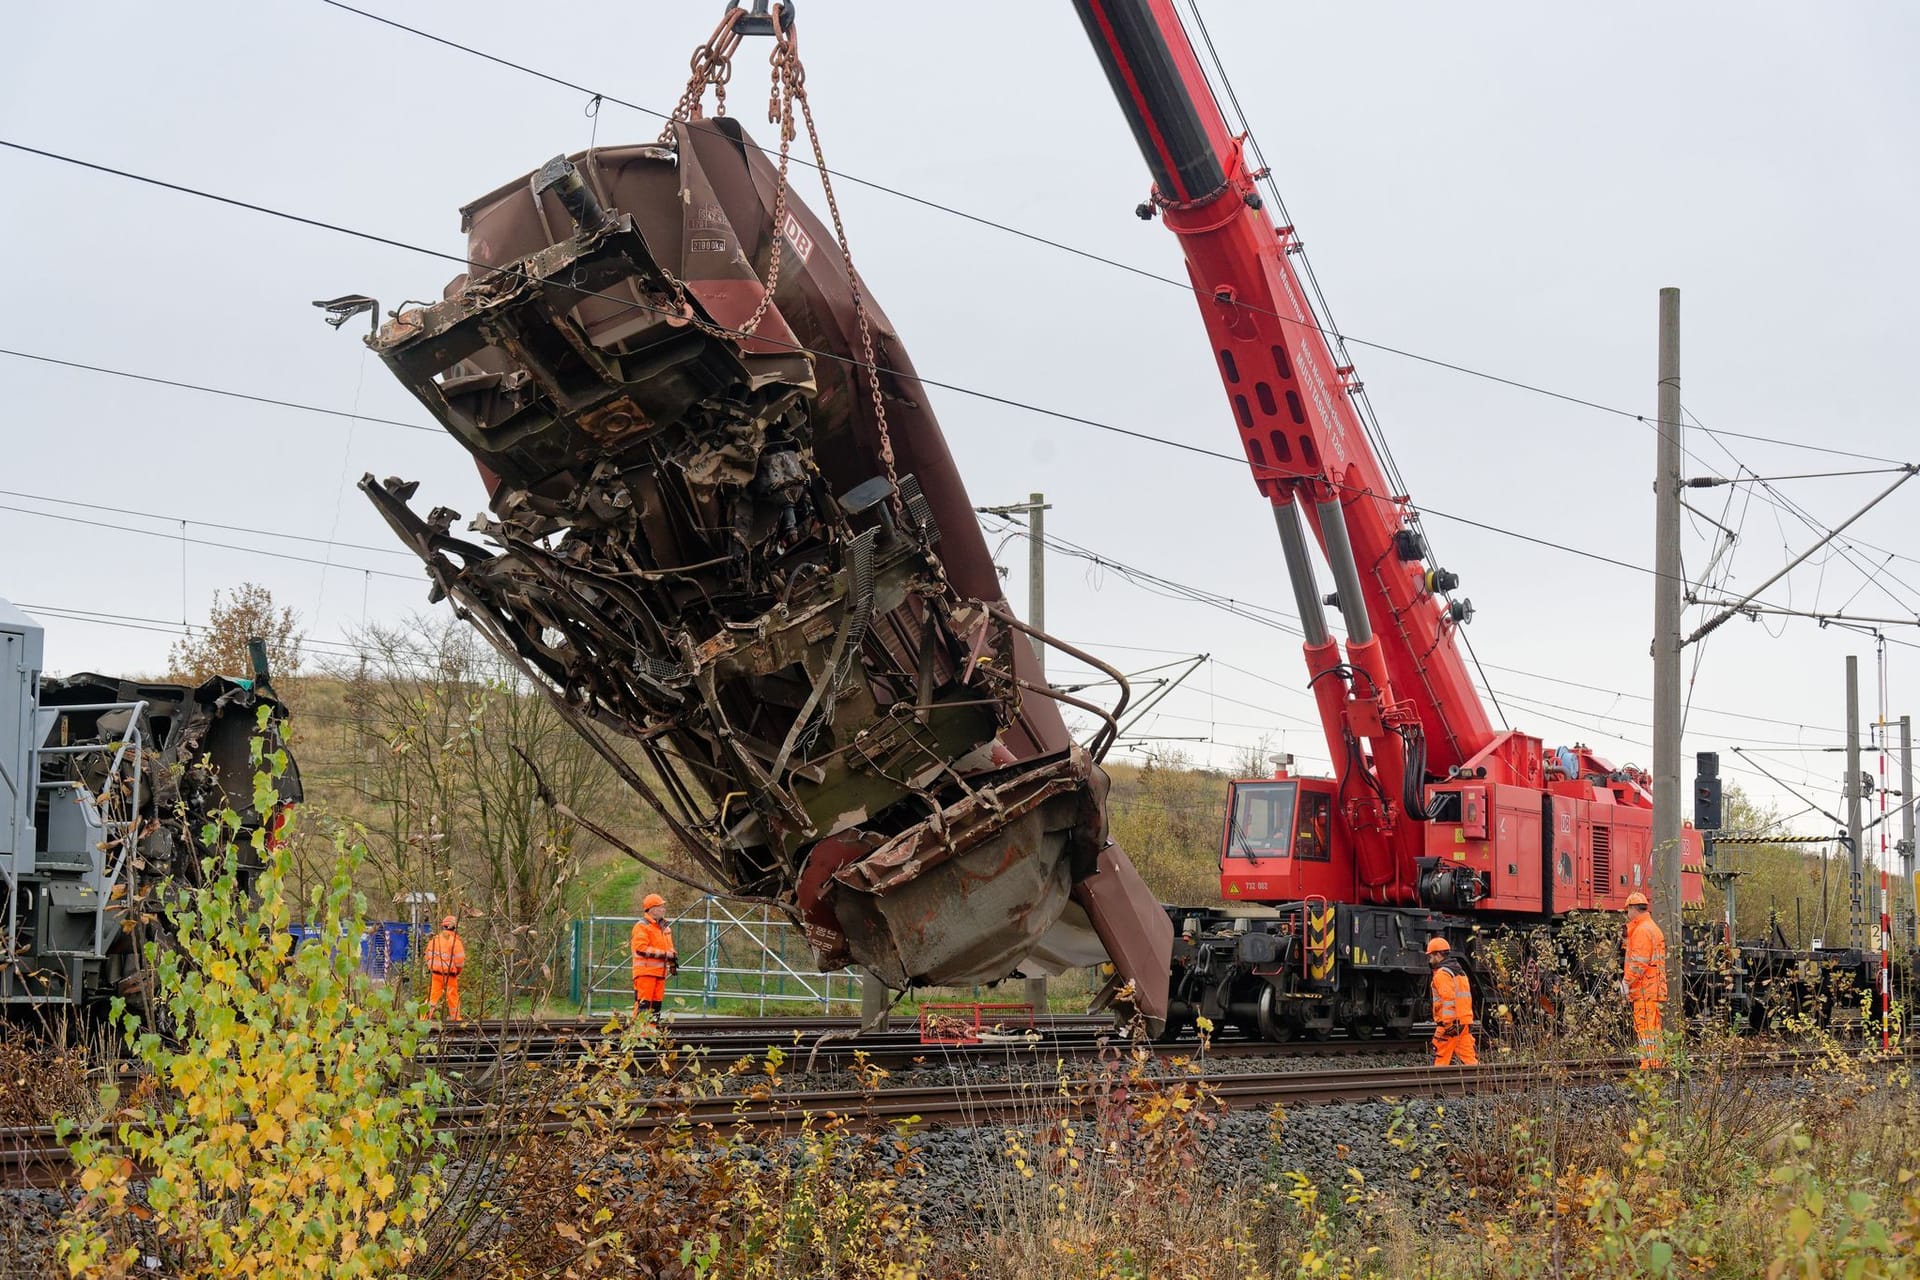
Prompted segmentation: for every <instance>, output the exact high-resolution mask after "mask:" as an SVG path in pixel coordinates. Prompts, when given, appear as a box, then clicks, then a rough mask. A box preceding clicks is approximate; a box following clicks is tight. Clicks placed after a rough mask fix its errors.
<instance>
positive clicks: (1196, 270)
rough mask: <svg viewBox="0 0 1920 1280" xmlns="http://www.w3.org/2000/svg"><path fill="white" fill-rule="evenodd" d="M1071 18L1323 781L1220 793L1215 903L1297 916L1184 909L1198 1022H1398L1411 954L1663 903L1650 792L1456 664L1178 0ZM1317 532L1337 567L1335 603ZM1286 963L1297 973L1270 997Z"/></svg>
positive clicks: (1369, 446)
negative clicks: (1496, 718)
mask: <svg viewBox="0 0 1920 1280" xmlns="http://www.w3.org/2000/svg"><path fill="white" fill-rule="evenodd" d="M1074 7H1075V9H1076V10H1077V11H1078V13H1079V15H1080V18H1081V20H1082V22H1083V24H1084V25H1085V27H1086V31H1087V35H1088V37H1089V38H1090V40H1091V41H1092V44H1093V46H1094V49H1095V51H1096V53H1097V54H1098V55H1099V58H1100V61H1101V65H1102V67H1103V68H1104V70H1105V72H1106V75H1107V79H1108V81H1109V83H1110V84H1111V86H1112V88H1113V91H1114V95H1115V97H1116V99H1117V100H1118V102H1119V104H1120V107H1121V110H1122V111H1123V112H1124V113H1125V115H1126V118H1127V122H1128V124H1129V125H1130V126H1131V127H1132V130H1133V134H1134V138H1135V140H1136V141H1137V142H1138V144H1139V147H1140V151H1141V153H1142V154H1143V155H1144V156H1145V158H1146V161H1147V167H1148V169H1149V170H1150V172H1151V174H1152V178H1153V188H1152V192H1151V196H1150V198H1149V201H1148V202H1146V203H1143V204H1142V205H1141V206H1140V209H1139V211H1138V212H1139V213H1140V215H1141V216H1142V217H1147V218H1151V217H1153V216H1155V215H1156V214H1157V215H1158V216H1159V217H1160V218H1161V219H1162V220H1163V221H1164V222H1165V223H1166V225H1167V227H1168V228H1169V229H1170V230H1172V231H1173V232H1174V234H1175V235H1177V236H1178V237H1179V239H1180V245H1181V249H1182V250H1183V252H1184V254H1185V256H1186V265H1187V271H1188V275H1189V277H1190V279H1191V281H1192V284H1193V290H1194V296H1195V299H1196V301H1197V302H1198V304H1199V307H1200V313H1201V318H1202V320H1203V322H1204V323H1205V326H1206V331H1207V336H1208V339H1209V342H1210V344H1211V352H1212V356H1213V359H1214V361H1215V364H1216V368H1217V371H1218V373H1219V375H1220V378H1221V381H1222V383H1223V384H1224V387H1225V391H1226V395H1227V402H1228V405H1229V408H1230V410H1231V413H1232V415H1233V419H1234V423H1235V426H1236V428H1237V430H1238V433H1239V438H1240V444H1241V447H1242V449H1243V450H1244V451H1245V453H1246V457H1247V462H1248V464H1249V466H1250V467H1251V468H1252V473H1253V479H1254V483H1255V485H1256V487H1257V488H1258V489H1259V492H1260V494H1261V496H1262V497H1263V498H1265V499H1266V500H1267V501H1268V502H1269V503H1270V504H1271V505H1272V508H1273V517H1274V523H1275V525H1276V527H1277V529H1278V532H1279V535H1280V544H1281V549H1282V552H1283V555H1284V558H1285V563H1286V567H1287V576H1288V579H1289V581H1290V584H1291V587H1292V590H1293V596H1294V601H1295V604H1296V606H1297V608H1298V610H1299V614H1300V623H1301V628H1302V631H1303V634H1304V637H1305V658H1306V665H1307V675H1308V686H1309V688H1310V689H1311V690H1312V692H1313V696H1314V699H1315V701H1316V703H1317V705H1318V708H1319V714H1320V721H1321V725H1322V728H1323V730H1324V732H1325V735H1326V742H1327V750H1328V752H1329V755H1330V757H1331V759H1332V762H1333V766H1334V776H1333V777H1332V778H1327V779H1312V778H1299V777H1287V776H1284V774H1282V775H1279V776H1276V777H1274V778H1271V779H1258V780H1246V781H1239V782H1235V783H1234V784H1232V791H1231V795H1230V799H1229V808H1228V815H1227V821H1226V823H1225V824H1224V831H1223V836H1222V849H1221V874H1220V880H1221V891H1222V893H1223V894H1224V895H1225V896H1226V897H1228V898H1229V899H1232V900H1235V901H1237V902H1241V903H1262V904H1281V905H1283V906H1286V907H1290V908H1291V909H1292V910H1291V914H1289V913H1288V912H1287V911H1282V912H1280V913H1279V916H1280V919H1281V921H1282V922H1283V923H1282V924H1281V925H1280V926H1278V927H1275V928H1273V929H1265V928H1261V927H1252V926H1250V925H1249V923H1248V916H1247V915H1245V914H1242V915H1240V916H1239V922H1238V923H1237V924H1234V925H1233V926H1232V927H1231V928H1226V927H1225V925H1226V922H1227V919H1228V917H1225V916H1220V915H1208V914H1206V913H1188V914H1187V916H1186V918H1185V920H1184V921H1181V920H1179V918H1178V916H1177V922H1178V923H1180V925H1181V928H1182V934H1183V941H1182V943H1181V944H1178V945H1176V955H1175V962H1176V963H1175V983H1176V987H1180V986H1182V984H1183V982H1184V985H1185V987H1186V990H1187V1011H1188V1012H1189V1013H1190V1014H1191V1013H1195V1012H1206V1013H1208V1014H1209V1015H1212V1016H1219V1015H1222V1014H1224V1015H1226V1016H1228V1017H1234V1018H1240V1019H1241V1020H1243V1021H1245V1020H1248V1019H1254V1020H1257V1022H1258V1024H1259V1027H1260V1029H1261V1030H1263V1031H1265V1032H1266V1033H1267V1034H1276V1035H1277V1034H1284V1033H1285V1032H1286V1031H1288V1030H1289V1029H1306V1030H1308V1031H1315V1032H1318V1031H1324V1030H1326V1029H1328V1028H1330V1027H1331V1025H1334V1024H1335V1023H1336V1022H1339V1023H1345V1024H1347V1025H1349V1026H1351V1027H1353V1028H1355V1029H1356V1030H1362V1031H1365V1030H1369V1029H1372V1028H1373V1027H1375V1026H1387V1027H1393V1026H1397V1025H1399V1024H1402V1023H1404V1022H1406V1021H1409V1020H1410V1018H1411V1006H1412V995H1413V993H1414V992H1415V991H1417V990H1418V989H1419V987H1420V985H1421V979H1422V975H1423V974H1424V969H1425V965H1424V962H1422V961H1420V960H1419V959H1418V957H1417V955H1415V954H1414V949H1415V948H1417V947H1418V946H1420V945H1422V944H1424V942H1425V939H1426V937H1427V936H1430V935H1431V934H1432V933H1435V932H1447V933H1453V934H1455V935H1456V937H1457V938H1458V935H1461V934H1464V935H1466V936H1467V940H1469V941H1470V940H1471V936H1472V935H1473V934H1474V933H1475V932H1477V929H1476V925H1477V924H1478V923H1479V922H1482V921H1494V920H1498V921H1500V922H1502V923H1508V924H1514V923H1526V922H1545V921H1551V920H1553V919H1555V918H1557V917H1560V916H1563V915H1564V914H1565V913H1566V912H1568V911H1571V910H1577V909H1583V908H1613V909H1618V908H1620V907H1622V906H1624V902H1625V899H1626V897H1627V895H1628V894H1629V893H1631V892H1632V891H1634V890H1635V889H1641V890H1646V889H1648V888H1650V887H1651V884H1652V798H1651V794H1650V791H1649V779H1648V777H1647V775H1646V774H1645V773H1643V772H1641V771H1639V770H1637V769H1632V768H1628V769H1616V768H1614V767H1612V766H1610V765H1609V764H1607V762H1605V761H1603V760H1601V759H1599V758H1598V757H1596V756H1595V755H1593V754H1592V753H1590V752H1589V751H1587V750H1586V749H1585V748H1584V747H1580V746H1575V747H1571V748H1566V747H1560V748H1554V749H1552V750H1550V751H1549V750H1543V749H1542V744H1541V741H1540V739H1538V738H1536V737H1533V736H1531V735H1529V734H1526V733H1524V732H1520V731H1518V730H1512V729H1499V728H1495V727H1494V724H1493V722H1492V720H1491V719H1490V718H1489V716H1488V714H1487V710H1486V708H1485V706H1484V705H1483V704H1482V702H1481V699H1480V694H1479V692H1478V690H1476V688H1475V686H1474V683H1473V680H1472V678H1471V675H1470V672H1469V668H1468V662H1467V661H1466V659H1465V657H1464V655H1463V653H1462V649H1461V645H1462V640H1461V637H1460V628H1461V627H1462V626H1463V625H1465V624H1466V623H1467V622H1468V621H1469V619H1470V618H1471V616H1472V606H1471V604H1470V603H1469V602H1468V601H1466V600H1464V599H1453V598H1451V595H1450V593H1451V592H1453V590H1454V589H1455V588H1457V587H1458V585H1459V579H1458V578H1457V577H1456V576H1455V575H1454V574H1452V573H1450V572H1448V571H1446V570H1444V569H1441V568H1439V567H1437V566H1435V565H1433V564H1432V563H1431V557H1430V554H1429V550H1428V546H1427V543H1426V539H1425V536H1424V534H1423V533H1422V531H1421V527H1420V522H1419V514H1418V511H1417V509H1416V508H1415V506H1414V505H1413V503H1412V501H1411V500H1410V498H1409V497H1408V495H1407V494H1405V493H1402V492H1396V490H1395V488H1394V486H1393V485H1392V484H1391V483H1389V479H1388V475H1389V472H1388V470H1387V469H1386V468H1384V467H1383V466H1382V464H1381V460H1380V457H1379V456H1378V455H1377V454H1376V452H1375V448H1374V445H1373V443H1372V442H1371V441H1370V439H1369V433H1368V430H1367V425H1368V424H1367V423H1366V422H1365V421H1364V420H1363V418H1362V416H1361V414H1360V412H1359V411H1358V409H1357V408H1356V405H1355V400H1354V397H1355V395H1356V393H1357V392H1358V391H1359V390H1360V384H1359V382H1358V381H1357V379H1356V377H1355V375H1354V370H1353V368H1352V367H1351V366H1350V365H1348V364H1346V363H1344V362H1343V361H1342V360H1341V359H1339V358H1338V357H1337V356H1336V355H1335V353H1334V347H1333V346H1332V344H1330V342H1329V340H1328V339H1329V333H1330V330H1329V329H1327V328H1326V327H1324V326H1323V325H1322V323H1321V322H1320V320H1319V318H1318V317H1317V315H1316V313H1315V310H1314V308H1313V306H1312V304H1311V303H1310V301H1309V298H1308V294H1307V291H1306V290H1305V289H1304V288H1303V287H1302V281H1301V278H1300V275H1299V273H1297V272H1296V270H1295V267H1294V260H1295V257H1296V255H1297V253H1298V251H1299V247H1300V246H1299V238H1298V236H1297V235H1296V233H1295V230H1294V228H1293V227H1291V226H1284V225H1276V223H1275V221H1274V220H1273V218H1272V217H1271V216H1270V215H1269V213H1268V211H1267V208H1266V202H1265V201H1264V200H1263V198H1262V196H1261V194H1260V189H1259V180H1260V179H1261V178H1262V177H1264V176H1265V175H1264V171H1260V172H1256V171H1255V169H1254V168H1253V167H1252V166H1251V165H1250V164H1249V161H1248V154H1247V150H1248V147H1247V143H1248V140H1247V138H1246V136H1244V135H1236V134H1235V133H1234V132H1233V131H1232V130H1231V129H1230V128H1229V126H1228V124H1227V121H1226V119H1225V118H1224V116H1223V115H1222V113H1221V110H1220V108H1219V106H1218V105H1217V104H1216V102H1215V99H1214V95H1213V92H1212V90H1211V88H1210V87H1209V85H1208V83H1207V80H1206V78H1205V75H1204V73H1203V72H1202V70H1201V67H1200V63H1199V59H1198V57H1197V56H1196V54H1195V50H1194V48H1193V45H1192V44H1191V43H1190V42H1189V40H1188V38H1187V35H1186V32H1185V30H1184V28H1183V26H1182V24H1181V21H1180V19H1179V16H1178V14H1177V13H1176V11H1175V8H1174V4H1173V0H1074ZM1309 531H1310V532H1311V535H1312V538H1313V541H1314V542H1315V543H1316V544H1317V545H1318V547H1319V550H1320V553H1321V555H1322V556H1323V557H1324V559H1325V562H1326V564H1327V567H1328V569H1329V570H1330V571H1331V573H1332V578H1333V583H1334V587H1335V590H1334V592H1333V594H1332V595H1329V596H1326V597H1324V598H1323V596H1322V594H1321V592H1320V589H1319V587H1318V585H1317V584H1316V581H1315V576H1314V569H1313V565H1312V561H1311V558H1310V551H1309V548H1308V540H1307V539H1308V533H1309ZM1327 605H1332V606H1334V607H1335V608H1337V610H1338V612H1339V614H1340V618H1341V620H1342V623H1343V625H1344V630H1345V646H1344V654H1343V652H1342V645H1341V643H1340V642H1339V641H1338V640H1337V639H1336V638H1335V637H1334V635H1333V632H1332V630H1331V629H1330V627H1329V626H1328V622H1327V615H1326V612H1325V607H1326V606H1327ZM1688 839H1689V843H1690V846H1693V847H1695V848H1697V842H1696V839H1695V837H1693V836H1692V833H1691V830H1689V832H1688ZM1688 860H1689V861H1692V862H1697V860H1698V859H1697V857H1695V858H1691V859H1688ZM1688 879H1689V893H1688V897H1689V899H1690V900H1691V899H1697V898H1698V896H1699V882H1698V877H1697V876H1690V877H1689V878H1688ZM1440 913H1447V914H1445V915H1442V914H1440ZM1210 931H1211V932H1215V933H1223V934H1232V935H1233V937H1232V938H1231V939H1229V941H1230V942H1231V947H1230V953H1231V954H1230V955H1228V954H1226V953H1222V955H1215V956H1211V957H1210V956H1209V955H1208V954H1207V952H1208V949H1207V947H1206V946H1205V945H1203V940H1204V938H1205V937H1206V936H1207V935H1208V934H1209V932H1210ZM1263 938H1264V939H1265V940H1264V941H1262V939H1263ZM1214 950H1216V951H1218V950H1219V948H1215V949H1214ZM1269 953H1272V954H1271V955H1270V956H1269ZM1262 956H1269V959H1268V960H1267V961H1266V962H1264V967H1265V970H1266V972H1265V973H1262V972H1261V970H1262V968H1263V961H1262V960H1261V957H1262ZM1362 957H1365V959H1364V960H1363V959H1362ZM1289 958H1291V959H1292V960H1294V961H1295V962H1296V963H1294V964H1292V965H1288V964H1286V963H1285V961H1286V960H1287V959H1289ZM1295 969H1297V970H1298V973H1299V976H1300V978H1301V981H1300V982H1298V983H1291V982H1287V983H1283V982H1278V981H1276V978H1277V977H1278V976H1279V975H1281V974H1283V973H1289V972H1292V971H1293V970H1295ZM1183 970H1184V972H1183ZM1229 970H1231V971H1232V972H1228V971H1229ZM1254 979H1264V981H1256V980H1254ZM1316 988H1317V989H1316Z"/></svg>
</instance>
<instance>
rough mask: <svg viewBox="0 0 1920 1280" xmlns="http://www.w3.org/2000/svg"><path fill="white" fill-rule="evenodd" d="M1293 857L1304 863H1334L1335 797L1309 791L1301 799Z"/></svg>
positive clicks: (1321, 792) (1322, 792) (1295, 830)
mask: <svg viewBox="0 0 1920 1280" xmlns="http://www.w3.org/2000/svg"><path fill="white" fill-rule="evenodd" d="M1293 856H1294V857H1296V858H1299V859H1300V860H1301V861H1303V862H1331V861H1333V797H1332V796H1330V795H1328V794H1327V793H1326V792H1324V791H1309V792H1307V793H1306V794H1305V795H1303V796H1301V797H1300V820H1299V822H1298V823H1297V824H1296V825H1295V829H1294V837H1293Z"/></svg>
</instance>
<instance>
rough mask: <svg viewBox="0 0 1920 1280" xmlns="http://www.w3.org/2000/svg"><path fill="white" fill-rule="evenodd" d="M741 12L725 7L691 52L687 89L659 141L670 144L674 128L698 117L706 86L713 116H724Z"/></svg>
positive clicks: (738, 35) (662, 131)
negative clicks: (718, 18)
mask: <svg viewBox="0 0 1920 1280" xmlns="http://www.w3.org/2000/svg"><path fill="white" fill-rule="evenodd" d="M743 12H744V11H743V10H741V9H740V8H738V7H736V6H731V5H730V6H728V8H727V11H726V13H725V14H724V15H723V16H722V17H721V19H720V25H719V26H717V27H715V28H714V29H713V34H712V35H710V36H708V37H707V39H706V43H705V44H702V45H700V46H699V47H698V48H696V49H695V50H694V51H693V57H692V58H691V59H690V60H689V63H688V65H689V67H690V68H691V70H692V73H693V74H692V75H691V76H690V77H689V78H688V80H687V87H686V88H685V89H683V90H681V91H680V101H679V102H677V103H675V104H674V108H673V114H672V115H671V116H669V117H668V118H667V125H666V128H664V129H662V130H661V131H660V141H661V142H672V141H673V126H674V125H676V124H680V123H684V122H685V121H688V120H698V119H699V118H700V103H701V101H702V100H703V99H705V98H706V96H707V86H708V85H712V86H713V98H714V106H713V114H714V115H716V116H724V115H725V114H727V81H728V80H731V79H732V78H733V53H734V50H736V49H738V48H739V47H740V32H739V31H738V30H736V28H737V27H738V26H739V23H740V17H741V14H742V13H743Z"/></svg>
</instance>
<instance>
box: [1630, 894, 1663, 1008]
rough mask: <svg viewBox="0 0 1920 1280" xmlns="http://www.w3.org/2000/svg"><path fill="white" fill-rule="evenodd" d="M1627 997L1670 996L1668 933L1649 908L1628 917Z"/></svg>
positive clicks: (1661, 998) (1643, 998)
mask: <svg viewBox="0 0 1920 1280" xmlns="http://www.w3.org/2000/svg"><path fill="white" fill-rule="evenodd" d="M1626 949H1627V961H1626V979H1627V998H1628V999H1629V1000H1665V999H1666V998H1667V935H1666V934H1664V933H1662V932H1660V926H1659V925H1657V924H1655V923H1654V922H1653V913H1652V912H1651V911H1649V912H1647V913H1646V914H1645V915H1643V916H1641V917H1640V918H1639V919H1637V920H1629V921H1627V942H1626Z"/></svg>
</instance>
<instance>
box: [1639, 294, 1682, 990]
mask: <svg viewBox="0 0 1920 1280" xmlns="http://www.w3.org/2000/svg"><path fill="white" fill-rule="evenodd" d="M1654 425H1655V430H1656V432H1657V434H1658V437H1659V439H1658V445H1657V452H1656V459H1657V462H1656V465H1655V467H1654V476H1653V492H1654V504H1653V512H1654V515H1653V561H1654V563H1653V568H1654V579H1653V880H1654V882H1653V884H1652V886H1651V887H1650V889H1649V892H1648V895H1647V896H1648V897H1650V898H1652V899H1653V918H1654V921H1655V923H1657V924H1658V925H1659V926H1660V930H1661V932H1663V933H1664V934H1666V935H1667V937H1668V939H1669V942H1668V944H1667V989H1668V990H1669V991H1679V990H1681V985H1680V982H1681V977H1680V957H1681V952H1682V951H1684V950H1685V948H1684V947H1682V946H1681V945H1680V936H1681V934H1680V796H1681V791H1680V615H1681V610H1682V608H1683V607H1684V605H1685V602H1686V581H1685V579H1684V577H1683V576H1682V570H1681V567H1680V485H1681V482H1682V477H1681V475H1680V458H1681V451H1680V429H1681V428H1680V291H1679V290H1678V289H1662V290H1661V291H1660V394H1659V399H1658V401H1657V414H1656V418H1655V424H1654Z"/></svg>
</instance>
